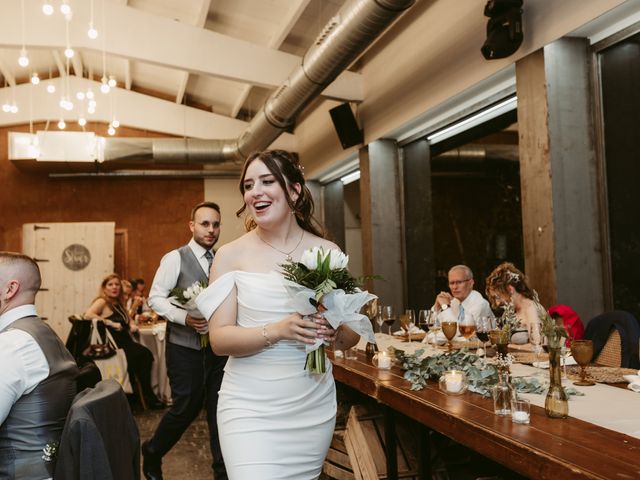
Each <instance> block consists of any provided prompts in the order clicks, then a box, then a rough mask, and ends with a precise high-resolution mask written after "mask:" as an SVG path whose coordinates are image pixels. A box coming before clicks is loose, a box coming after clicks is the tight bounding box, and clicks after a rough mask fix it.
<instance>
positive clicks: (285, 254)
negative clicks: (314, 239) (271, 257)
mask: <svg viewBox="0 0 640 480" xmlns="http://www.w3.org/2000/svg"><path fill="white" fill-rule="evenodd" d="M256 235H258V238H259V239H260V240H262V242H263V243H264V244H266V245H268V246H269V247H271V248H273V249H274V250H275V251H276V252H280V253H281V254H282V255H284V256H285V260H286V261H287V262H291V261H293V258H291V254H292V253H293V252H295V251H296V250H297V249H298V247H299V246H300V244H301V243H302V238H303V237H304V230H302V235H300V240H298V243H296V246H295V247H293V249H292V250H291V251H289V252H285V251H284V250H280V249H279V248H276V247H274V246H273V245H271V244H270V243H269V242H267V241H266V240H265V239H264V238H262V237H261V236H260V234H259V233H258V232H256Z"/></svg>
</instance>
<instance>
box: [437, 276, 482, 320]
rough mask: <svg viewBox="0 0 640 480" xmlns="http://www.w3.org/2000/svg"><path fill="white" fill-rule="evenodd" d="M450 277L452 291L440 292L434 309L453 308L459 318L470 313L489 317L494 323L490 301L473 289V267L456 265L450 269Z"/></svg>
mask: <svg viewBox="0 0 640 480" xmlns="http://www.w3.org/2000/svg"><path fill="white" fill-rule="evenodd" d="M448 278H449V290H451V293H448V292H440V293H439V294H438V296H437V297H436V301H435V303H434V304H433V307H432V310H433V311H435V312H440V311H446V310H447V309H449V308H451V313H453V316H454V317H455V318H457V319H462V318H464V315H465V313H469V314H471V315H473V317H474V318H479V317H489V318H491V322H492V323H493V319H494V315H493V312H492V311H491V307H490V306H489V302H488V301H487V300H485V298H484V297H483V296H482V294H481V293H480V292H478V291H476V290H474V289H473V272H472V271H471V269H470V268H469V267H467V266H466V265H456V266H454V267H451V269H450V270H449V274H448Z"/></svg>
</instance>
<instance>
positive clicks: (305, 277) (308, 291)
mask: <svg viewBox="0 0 640 480" xmlns="http://www.w3.org/2000/svg"><path fill="white" fill-rule="evenodd" d="M348 263H349V257H348V256H347V255H345V254H344V253H342V252H341V251H340V250H336V249H331V250H326V251H325V250H324V249H323V248H322V247H313V248H312V249H309V250H305V252H304V253H303V254H302V258H301V259H300V262H293V261H288V262H287V263H284V264H283V265H282V269H283V274H284V280H283V282H284V287H285V289H286V290H287V293H288V294H289V297H290V299H291V303H290V306H291V308H292V309H293V310H294V311H296V312H298V313H299V314H300V315H311V314H313V313H316V312H320V313H322V315H323V316H324V318H326V320H327V321H328V322H329V324H330V325H331V328H333V329H334V330H337V329H338V327H339V326H340V325H347V326H348V327H349V328H351V330H353V331H354V332H356V333H357V334H359V335H360V336H362V337H365V338H366V339H367V341H368V342H371V343H375V342H376V340H375V337H374V335H373V328H372V327H371V322H370V321H369V319H368V318H367V317H366V316H365V315H362V314H361V313H359V312H360V309H361V308H362V307H363V306H364V305H365V304H366V303H367V302H369V301H371V300H373V299H374V298H376V296H375V295H372V294H371V293H369V292H367V291H363V290H361V289H360V286H361V284H362V282H363V281H364V280H366V279H367V278H373V277H363V278H359V279H356V278H354V277H353V276H351V274H350V273H349V271H348V270H347V264H348ZM306 351H307V360H306V363H305V368H306V369H307V370H308V371H309V372H310V373H325V372H326V365H325V353H324V342H323V341H322V340H320V339H317V340H316V342H315V343H314V344H313V345H307V346H306Z"/></svg>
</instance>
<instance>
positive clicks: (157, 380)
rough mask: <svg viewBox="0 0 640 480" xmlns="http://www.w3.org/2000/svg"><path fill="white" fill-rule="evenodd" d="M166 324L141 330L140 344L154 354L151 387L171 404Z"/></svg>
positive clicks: (163, 399) (164, 400)
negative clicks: (166, 355)
mask: <svg viewBox="0 0 640 480" xmlns="http://www.w3.org/2000/svg"><path fill="white" fill-rule="evenodd" d="M166 327H167V325H166V323H157V324H156V325H154V326H153V327H145V328H140V343H141V344H142V345H144V346H145V347H147V348H148V349H149V350H151V353H153V366H152V367H151V386H152V387H153V391H154V393H155V394H156V395H157V396H158V398H159V399H160V400H162V401H163V402H165V403H169V402H171V387H170V386H169V377H167V362H166V358H165V344H166V341H165V333H166Z"/></svg>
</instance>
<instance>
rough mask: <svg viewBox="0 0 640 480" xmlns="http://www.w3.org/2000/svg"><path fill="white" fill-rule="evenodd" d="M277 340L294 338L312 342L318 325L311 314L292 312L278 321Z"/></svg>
mask: <svg viewBox="0 0 640 480" xmlns="http://www.w3.org/2000/svg"><path fill="white" fill-rule="evenodd" d="M277 325H278V340H280V339H287V340H296V341H298V342H302V343H308V344H313V343H315V341H316V338H317V336H318V325H317V324H316V322H315V321H314V319H313V317H312V316H308V317H303V316H302V315H300V314H299V313H292V314H291V315H289V316H288V317H285V318H284V319H283V320H280V321H279V322H278V324H277Z"/></svg>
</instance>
